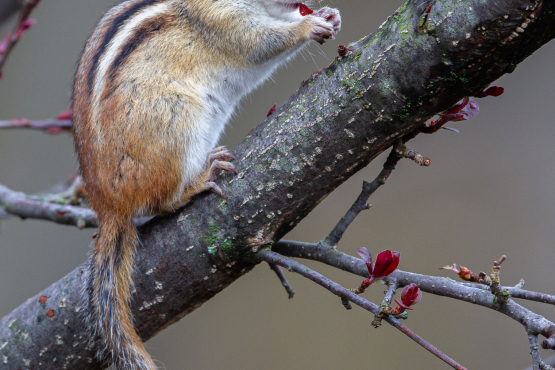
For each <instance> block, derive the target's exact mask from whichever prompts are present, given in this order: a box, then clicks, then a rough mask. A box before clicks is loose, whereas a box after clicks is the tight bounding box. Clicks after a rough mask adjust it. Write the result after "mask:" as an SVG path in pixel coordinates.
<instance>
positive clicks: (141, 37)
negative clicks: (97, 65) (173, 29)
mask: <svg viewBox="0 0 555 370" xmlns="http://www.w3.org/2000/svg"><path fill="white" fill-rule="evenodd" d="M169 20H170V17H168V16H167V14H160V15H158V16H154V17H152V18H149V19H148V20H145V21H144V22H143V23H142V24H140V25H138V26H137V27H136V28H135V29H134V30H133V35H132V36H130V37H129V38H128V39H127V42H126V43H125V44H123V45H121V47H120V48H119V53H118V54H117V55H116V56H115V57H114V59H113V61H112V64H111V65H110V67H109V69H108V73H107V75H106V85H105V87H104V90H107V89H108V90H109V89H111V85H112V83H113V82H114V81H115V79H116V74H117V70H118V68H119V67H120V66H122V65H123V64H125V62H126V61H127V60H128V57H129V55H131V53H133V52H134V51H135V50H136V49H137V48H138V47H139V46H141V44H143V43H144V42H146V41H147V40H148V39H149V38H150V37H151V36H153V35H154V34H156V33H157V32H158V31H160V30H161V29H162V28H163V27H164V26H165V25H167V24H168V23H169ZM102 95H104V93H102Z"/></svg>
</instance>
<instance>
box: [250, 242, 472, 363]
mask: <svg viewBox="0 0 555 370" xmlns="http://www.w3.org/2000/svg"><path fill="white" fill-rule="evenodd" d="M255 257H256V259H257V260H258V261H265V262H268V263H274V264H277V265H280V266H282V267H284V268H286V269H288V270H289V271H293V272H296V273H298V274H300V275H302V276H304V277H306V278H307V279H310V280H312V281H313V282H315V283H316V284H318V285H320V286H322V287H324V288H326V289H327V290H329V291H330V292H332V293H333V294H335V295H337V296H339V297H341V298H343V299H348V300H349V301H351V302H353V303H354V304H356V305H357V306H360V307H362V308H364V309H365V310H367V311H370V312H372V313H373V314H377V313H378V312H379V310H380V308H379V306H378V305H376V304H374V303H372V302H370V301H368V300H366V299H364V298H362V297H360V296H358V295H356V294H355V293H353V292H351V291H349V290H348V289H346V288H343V287H342V286H341V285H339V284H337V283H335V282H334V281H332V280H330V279H328V278H327V277H325V276H323V275H321V274H319V273H318V272H316V271H314V270H311V269H309V268H308V267H306V266H304V265H302V264H300V263H298V262H296V261H294V260H292V259H290V258H287V257H284V256H282V255H280V254H278V253H275V252H272V251H268V250H262V251H260V252H258V253H257V254H256V255H255ZM384 320H385V321H387V322H388V323H389V324H391V325H392V326H393V327H395V328H397V329H399V330H401V331H402V332H403V333H404V334H406V335H407V336H408V337H409V338H411V339H412V340H413V341H415V342H416V343H418V344H420V345H421V346H422V347H424V348H425V349H426V350H428V351H429V352H431V353H433V354H434V355H436V356H437V357H438V358H440V359H441V360H443V361H444V362H445V363H447V364H449V365H450V366H451V367H453V368H454V369H460V370H463V369H466V368H465V367H463V366H462V365H460V364H458V363H457V362H455V361H454V360H453V359H451V358H450V357H448V356H447V355H445V354H444V353H443V352H441V351H440V350H438V349H437V348H436V347H434V346H433V345H431V344H430V343H428V342H426V341H425V340H424V339H423V338H421V337H420V336H419V335H417V334H416V333H414V332H413V331H412V330H410V329H409V328H408V327H406V326H405V325H403V324H402V323H401V322H400V321H399V320H397V319H396V318H394V317H385V318H384Z"/></svg>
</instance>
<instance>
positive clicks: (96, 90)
mask: <svg viewBox="0 0 555 370" xmlns="http://www.w3.org/2000/svg"><path fill="white" fill-rule="evenodd" d="M149 1H150V2H151V3H152V2H153V1H152V0H149ZM145 2H146V1H145ZM154 3H156V4H155V5H151V6H148V7H143V8H142V9H141V10H140V11H138V12H135V14H134V15H133V16H132V17H130V18H129V20H128V21H127V22H125V24H124V25H123V26H122V27H121V28H119V29H118V31H117V32H116V35H115V36H114V37H113V38H112V40H111V41H110V42H109V44H108V45H107V47H106V48H105V49H106V52H105V53H104V55H102V57H101V58H100V60H99V62H98V67H97V68H96V77H95V79H94V84H93V93H92V99H91V101H92V106H93V117H91V118H92V119H93V121H96V117H94V115H95V112H98V111H99V107H98V104H99V103H100V100H101V96H102V92H103V90H104V87H105V86H106V85H107V84H108V82H109V76H108V68H110V66H111V65H112V64H113V63H114V60H115V59H116V57H117V55H118V54H119V53H121V52H122V48H123V47H125V45H126V44H128V43H129V42H131V40H132V39H133V38H134V37H135V36H136V32H137V30H139V29H141V28H142V27H143V25H145V24H148V23H149V21H150V20H152V19H156V18H158V17H159V16H161V15H163V14H164V13H167V11H168V10H169V9H170V5H169V4H168V3H167V2H161V1H154ZM126 13H127V12H126ZM122 16H123V14H122ZM95 107H96V108H95Z"/></svg>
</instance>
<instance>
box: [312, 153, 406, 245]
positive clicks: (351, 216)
mask: <svg viewBox="0 0 555 370" xmlns="http://www.w3.org/2000/svg"><path fill="white" fill-rule="evenodd" d="M400 160H401V157H400V156H399V155H398V154H397V152H396V150H395V148H393V149H392V150H391V153H389V156H388V157H387V160H386V161H385V163H384V165H383V169H382V170H381V172H380V174H379V175H378V176H377V177H376V178H375V179H374V181H372V182H368V181H364V182H363V183H362V191H361V192H360V195H359V196H358V198H357V200H356V201H355V202H354V203H353V205H352V206H351V208H350V209H349V210H348V211H347V213H345V216H343V217H342V218H341V220H339V222H338V223H337V225H336V226H335V227H334V228H333V230H332V231H331V232H330V233H329V234H328V236H326V237H325V238H324V240H323V241H322V243H323V244H324V245H327V246H330V247H337V243H339V241H340V240H341V238H342V237H343V234H344V233H345V231H346V230H347V228H348V227H349V226H350V225H351V223H352V222H353V221H354V220H355V218H356V217H357V216H358V215H359V214H360V212H362V211H364V210H366V209H368V208H369V207H370V205H368V204H367V203H366V202H368V198H370V196H371V195H372V194H374V192H375V191H376V190H377V189H378V188H379V187H380V186H382V185H383V184H385V181H386V180H387V178H388V177H389V175H391V172H393V170H394V169H395V166H396V165H397V163H398V162H399V161H400Z"/></svg>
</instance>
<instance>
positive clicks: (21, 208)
mask: <svg viewBox="0 0 555 370" xmlns="http://www.w3.org/2000/svg"><path fill="white" fill-rule="evenodd" d="M0 207H2V208H4V210H5V211H6V212H7V213H10V214H12V215H15V216H18V217H21V218H23V219H26V218H33V219H40V220H49V221H53V222H55V223H58V224H64V225H74V226H77V227H79V228H80V229H82V228H85V227H96V214H95V213H94V212H93V211H92V210H90V209H87V208H81V207H74V206H69V205H58V204H53V203H48V202H41V201H38V200H33V199H29V197H28V196H27V195H26V194H24V193H21V192H16V191H13V190H11V189H8V188H7V187H5V186H3V185H0Z"/></svg>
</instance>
